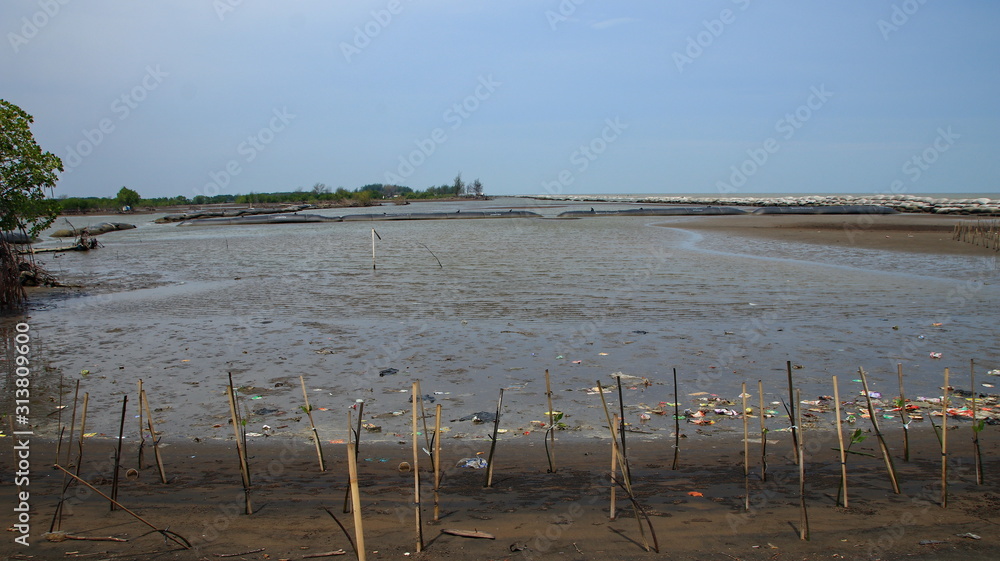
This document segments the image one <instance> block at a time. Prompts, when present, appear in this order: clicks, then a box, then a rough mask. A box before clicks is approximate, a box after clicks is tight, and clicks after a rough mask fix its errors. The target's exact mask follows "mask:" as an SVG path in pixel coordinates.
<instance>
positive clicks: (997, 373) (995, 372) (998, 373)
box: [987, 369, 1000, 376]
mask: <svg viewBox="0 0 1000 561" xmlns="http://www.w3.org/2000/svg"><path fill="white" fill-rule="evenodd" d="M987 374H989V375H990V376H1000V369H997V370H990V371H989V372H987Z"/></svg>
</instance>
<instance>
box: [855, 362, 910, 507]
mask: <svg viewBox="0 0 1000 561" xmlns="http://www.w3.org/2000/svg"><path fill="white" fill-rule="evenodd" d="M858 373H859V374H861V383H862V385H863V387H864V390H865V399H866V400H867V401H868V416H869V417H870V418H871V421H872V429H873V430H874V431H875V438H876V439H878V445H879V448H881V450H882V459H883V461H885V469H886V470H887V471H888V472H889V481H890V482H891V483H892V491H893V492H894V493H896V494H897V495H898V494H900V490H899V482H898V481H896V468H895V466H893V463H892V455H891V454H889V447H888V446H887V445H886V443H885V438H883V437H882V431H880V430H879V428H878V417H877V416H876V415H875V407H874V406H873V405H872V396H871V392H869V391H868V376H867V375H866V374H865V370H864V368H858Z"/></svg>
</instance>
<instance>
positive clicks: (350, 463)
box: [347, 411, 365, 561]
mask: <svg viewBox="0 0 1000 561" xmlns="http://www.w3.org/2000/svg"><path fill="white" fill-rule="evenodd" d="M351 425H352V423H351V412H350V411H348V412H347V470H348V477H349V480H350V486H351V503H352V505H353V507H354V508H352V510H353V511H354V542H355V544H357V552H358V561H365V530H364V526H363V525H362V520H361V495H360V494H359V493H358V458H357V456H356V455H355V454H354V446H353V445H352V442H351V440H352V438H351V430H352V427H351Z"/></svg>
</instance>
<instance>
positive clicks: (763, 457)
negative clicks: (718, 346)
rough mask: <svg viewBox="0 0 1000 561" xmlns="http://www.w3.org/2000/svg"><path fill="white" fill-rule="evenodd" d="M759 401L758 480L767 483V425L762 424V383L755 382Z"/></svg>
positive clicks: (760, 381)
mask: <svg viewBox="0 0 1000 561" xmlns="http://www.w3.org/2000/svg"><path fill="white" fill-rule="evenodd" d="M757 394H758V397H759V399H760V480H761V481H767V425H766V423H765V422H764V382H763V381H762V380H757Z"/></svg>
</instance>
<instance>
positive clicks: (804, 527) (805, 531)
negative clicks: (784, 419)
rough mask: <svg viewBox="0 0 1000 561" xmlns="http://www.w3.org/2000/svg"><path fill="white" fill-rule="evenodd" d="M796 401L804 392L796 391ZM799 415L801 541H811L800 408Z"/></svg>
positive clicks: (804, 448)
mask: <svg viewBox="0 0 1000 561" xmlns="http://www.w3.org/2000/svg"><path fill="white" fill-rule="evenodd" d="M795 400H796V401H798V402H800V403H801V402H802V390H799V389H796V390H795ZM797 411H798V415H797V417H796V420H795V424H796V425H798V426H799V440H798V447H799V506H800V507H801V509H802V516H801V522H800V525H799V539H800V540H808V539H809V512H808V511H807V510H806V447H805V431H804V430H802V408H801V407H799V408H798V410H797Z"/></svg>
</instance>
